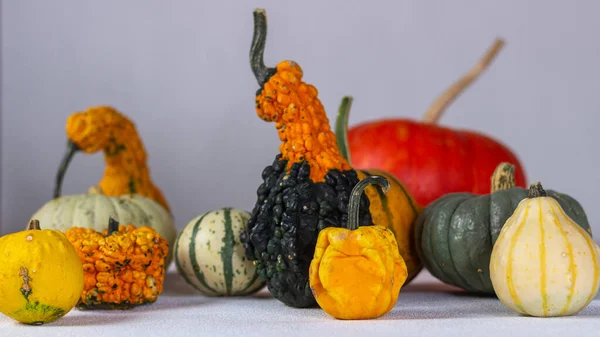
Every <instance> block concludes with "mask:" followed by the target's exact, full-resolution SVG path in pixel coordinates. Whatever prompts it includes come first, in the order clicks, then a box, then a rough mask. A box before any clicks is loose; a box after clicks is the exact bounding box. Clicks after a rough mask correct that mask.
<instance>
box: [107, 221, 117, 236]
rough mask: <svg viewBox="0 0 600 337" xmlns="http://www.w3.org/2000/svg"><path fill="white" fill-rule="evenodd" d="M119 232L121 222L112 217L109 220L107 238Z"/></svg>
mask: <svg viewBox="0 0 600 337" xmlns="http://www.w3.org/2000/svg"><path fill="white" fill-rule="evenodd" d="M117 231H119V222H118V221H117V220H115V219H113V218H112V217H109V218H108V234H107V235H106V236H110V235H111V234H112V233H114V232H117Z"/></svg>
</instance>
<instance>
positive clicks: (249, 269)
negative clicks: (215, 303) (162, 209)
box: [175, 207, 265, 296]
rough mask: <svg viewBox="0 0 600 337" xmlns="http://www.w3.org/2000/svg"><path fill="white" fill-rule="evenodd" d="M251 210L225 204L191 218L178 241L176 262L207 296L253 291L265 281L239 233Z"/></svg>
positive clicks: (192, 282)
mask: <svg viewBox="0 0 600 337" xmlns="http://www.w3.org/2000/svg"><path fill="white" fill-rule="evenodd" d="M248 219H250V213H248V212H246V211H243V210H239V209H234V208H229V207H225V208H222V209H218V210H213V211H210V212H206V213H204V214H201V215H199V216H197V217H196V218H194V219H192V220H191V221H190V222H189V223H188V224H187V225H186V226H185V227H184V228H183V230H182V231H181V232H180V233H179V235H178V237H177V241H176V243H175V263H176V265H177V270H178V271H179V273H180V274H181V275H182V276H183V278H184V279H185V280H186V282H187V283H188V284H189V285H191V286H192V287H194V288H195V289H197V290H198V291H200V292H201V293H203V294H204V295H207V296H242V295H250V294H252V293H254V292H256V291H258V290H260V289H262V288H263V287H264V285H265V282H264V281H263V280H262V279H261V278H260V277H259V275H258V273H257V271H256V267H255V266H254V263H253V262H252V261H250V260H248V258H247V257H246V254H245V251H244V247H243V246H242V245H241V244H240V239H239V237H240V233H241V231H242V229H243V228H244V226H245V225H246V223H247V222H248Z"/></svg>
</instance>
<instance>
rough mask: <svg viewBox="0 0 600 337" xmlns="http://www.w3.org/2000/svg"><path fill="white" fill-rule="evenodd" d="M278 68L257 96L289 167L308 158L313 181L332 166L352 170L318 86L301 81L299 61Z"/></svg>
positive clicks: (261, 113) (260, 112) (260, 113)
mask: <svg viewBox="0 0 600 337" xmlns="http://www.w3.org/2000/svg"><path fill="white" fill-rule="evenodd" d="M276 69H277V71H276V72H275V73H274V74H273V76H271V77H270V78H269V80H268V81H267V82H266V83H265V84H264V87H263V88H264V89H263V90H262V91H261V92H260V94H258V95H257V96H256V112H257V114H258V116H259V117H260V118H261V119H263V120H264V121H267V122H275V128H277V131H278V133H279V139H281V141H282V143H281V145H280V146H279V150H280V151H281V154H282V156H281V159H282V160H287V161H288V164H287V169H288V170H289V169H291V167H292V164H293V163H295V162H299V161H307V162H308V164H309V165H310V178H311V179H312V181H313V182H322V181H324V180H325V174H326V173H327V171H329V170H341V171H345V170H350V169H351V167H350V165H349V164H348V162H347V161H346V160H345V159H344V158H343V157H342V156H341V155H340V151H339V149H338V147H337V143H336V137H335V134H334V133H333V132H332V131H331V128H330V126H329V120H328V119H327V115H326V113H325V108H324V107H323V105H322V104H321V101H320V100H319V99H318V98H317V95H318V91H317V89H316V88H315V87H314V86H313V85H311V84H306V83H304V82H302V75H303V72H302V69H301V68H300V65H298V64H297V63H296V62H294V61H287V60H286V61H283V62H280V63H279V64H277V68H276Z"/></svg>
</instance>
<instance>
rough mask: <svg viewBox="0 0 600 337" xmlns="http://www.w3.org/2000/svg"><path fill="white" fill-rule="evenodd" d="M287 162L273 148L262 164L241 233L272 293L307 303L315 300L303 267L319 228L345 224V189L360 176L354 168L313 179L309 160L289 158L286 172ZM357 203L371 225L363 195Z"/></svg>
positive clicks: (287, 301) (362, 220) (299, 304)
mask: <svg viewBox="0 0 600 337" xmlns="http://www.w3.org/2000/svg"><path fill="white" fill-rule="evenodd" d="M287 164H288V163H287V161H286V160H281V154H278V155H277V156H276V158H275V161H274V162H273V164H272V165H270V166H267V167H266V168H265V169H264V170H263V172H262V179H263V183H262V184H261V185H260V186H259V188H258V190H257V197H258V198H257V201H256V205H255V206H254V209H253V211H252V217H251V218H250V221H249V222H248V225H247V226H246V228H245V230H244V231H243V232H242V234H241V235H240V239H241V242H242V243H243V244H244V247H245V249H246V254H247V256H248V257H249V258H250V259H252V260H255V261H256V267H257V271H258V273H259V275H260V276H261V277H262V278H263V279H265V280H266V281H267V287H268V289H269V291H270V292H271V294H272V295H273V296H274V297H275V298H277V299H278V300H280V301H281V302H283V303H284V304H286V305H288V306H292V307H312V306H315V305H316V304H317V303H316V300H315V299H314V296H313V295H312V292H311V290H310V286H309V282H308V269H309V267H310V262H311V260H312V257H313V255H314V250H315V244H316V241H317V236H318V234H319V231H320V230H322V229H323V228H326V227H343V226H346V222H347V221H348V201H349V199H350V193H351V191H352V188H353V187H354V185H356V183H358V181H359V179H358V177H357V175H356V172H355V171H353V170H348V171H339V170H330V171H328V172H327V174H326V175H325V178H324V179H325V181H324V182H318V183H314V182H312V181H311V179H310V178H309V176H310V165H309V164H308V162H306V161H303V162H295V163H293V164H292V165H291V169H290V171H289V173H286V166H287ZM360 209H361V212H360V225H361V226H368V225H372V220H371V215H370V213H369V211H368V209H369V200H368V198H367V197H366V196H364V195H363V196H362V198H361V206H360Z"/></svg>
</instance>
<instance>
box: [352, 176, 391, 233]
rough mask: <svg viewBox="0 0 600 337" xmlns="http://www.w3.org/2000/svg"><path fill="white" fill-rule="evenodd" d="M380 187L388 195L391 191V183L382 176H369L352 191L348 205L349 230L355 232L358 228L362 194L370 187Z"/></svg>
mask: <svg viewBox="0 0 600 337" xmlns="http://www.w3.org/2000/svg"><path fill="white" fill-rule="evenodd" d="M373 184H375V185H378V187H379V188H381V190H382V191H383V193H387V192H388V191H389V190H390V182H389V180H387V179H386V178H384V177H382V176H368V177H365V178H364V179H363V180H361V181H359V182H358V183H357V184H356V185H355V186H354V188H353V189H352V193H351V194H350V202H349V205H348V226H347V227H348V229H350V230H354V229H357V228H358V224H359V221H358V220H359V219H358V215H359V213H358V211H359V208H360V199H361V197H362V193H363V191H364V190H365V188H367V186H369V185H373Z"/></svg>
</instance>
